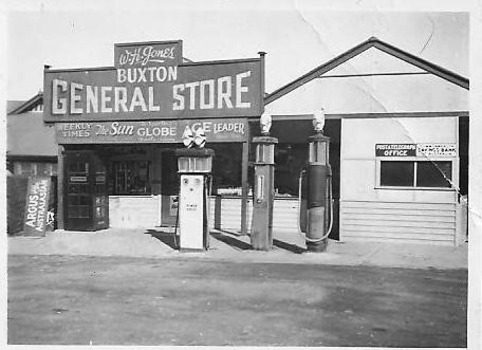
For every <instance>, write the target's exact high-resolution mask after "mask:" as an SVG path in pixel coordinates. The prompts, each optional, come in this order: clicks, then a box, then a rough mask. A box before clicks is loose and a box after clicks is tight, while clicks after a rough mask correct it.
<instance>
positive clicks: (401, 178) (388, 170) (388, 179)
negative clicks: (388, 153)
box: [380, 161, 414, 187]
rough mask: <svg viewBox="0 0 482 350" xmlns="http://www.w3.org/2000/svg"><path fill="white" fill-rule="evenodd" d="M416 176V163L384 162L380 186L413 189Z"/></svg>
mask: <svg viewBox="0 0 482 350" xmlns="http://www.w3.org/2000/svg"><path fill="white" fill-rule="evenodd" d="M413 175H414V162H403V161H402V162H399V161H393V162H382V164H381V176H380V184H381V185H382V186H408V187H411V186H413V185H414V183H413V178H414V177H413Z"/></svg>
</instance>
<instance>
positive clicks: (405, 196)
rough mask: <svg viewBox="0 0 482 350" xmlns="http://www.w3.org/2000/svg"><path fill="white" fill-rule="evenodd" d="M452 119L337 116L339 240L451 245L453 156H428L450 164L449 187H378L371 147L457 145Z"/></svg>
mask: <svg viewBox="0 0 482 350" xmlns="http://www.w3.org/2000/svg"><path fill="white" fill-rule="evenodd" d="M457 121H458V119H457V117H455V116H454V117H451V118H449V117H447V118H373V119H350V118H347V119H343V120H342V146H341V200H340V225H341V227H340V238H341V240H343V241H352V240H364V241H367V240H376V241H405V242H430V243H438V244H451V245H452V244H454V241H455V235H456V227H457V215H456V214H457V205H458V204H457V191H456V188H457V187H458V173H459V171H458V157H457V156H456V157H443V158H441V157H429V159H430V160H434V161H437V160H445V161H447V160H449V161H451V162H452V184H453V186H452V187H450V188H413V187H384V186H381V185H380V161H381V159H380V158H379V157H376V156H375V145H376V144H383V143H387V144H397V143H398V144H419V143H430V144H436V143H438V144H457V141H458V140H457V138H458V135H457V130H458V129H457V125H458V124H457ZM382 159H392V160H400V158H398V159H393V158H382ZM414 159H417V160H425V159H424V158H414Z"/></svg>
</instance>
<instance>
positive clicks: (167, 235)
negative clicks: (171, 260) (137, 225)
mask: <svg viewBox="0 0 482 350" xmlns="http://www.w3.org/2000/svg"><path fill="white" fill-rule="evenodd" d="M145 234H149V235H151V236H152V237H154V238H157V239H158V240H160V241H161V242H162V243H164V244H165V245H167V246H168V247H170V248H171V249H173V250H179V236H178V235H177V234H176V233H175V232H172V231H168V230H167V229H166V231H164V230H153V229H149V230H147V232H145Z"/></svg>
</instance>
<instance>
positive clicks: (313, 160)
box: [299, 110, 333, 252]
mask: <svg viewBox="0 0 482 350" xmlns="http://www.w3.org/2000/svg"><path fill="white" fill-rule="evenodd" d="M324 122H325V116H324V112H323V110H321V111H317V112H315V114H314V119H313V125H314V128H315V134H314V135H312V136H310V137H309V138H308V144H309V147H308V164H307V166H306V168H305V169H303V170H302V172H301V174H300V186H299V187H300V188H299V191H300V213H299V216H300V223H301V225H300V231H301V232H304V237H305V240H306V247H307V249H308V251H311V252H323V251H325V250H326V247H327V245H328V236H329V234H330V232H331V229H332V226H333V198H332V197H333V194H332V172H331V166H330V164H329V147H330V138H329V137H326V136H324V135H323V126H324ZM304 174H306V181H303V175H304ZM303 183H304V184H305V186H306V188H305V189H303V188H302V185H303ZM302 194H304V196H305V197H306V198H305V200H306V202H305V203H306V204H305V206H306V208H305V210H306V211H305V212H303V211H302V210H301V209H302V206H303V205H302V203H301V202H302V201H301V197H302ZM303 215H304V218H303V217H302V216H303ZM303 219H305V220H303Z"/></svg>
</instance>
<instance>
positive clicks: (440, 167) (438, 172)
mask: <svg viewBox="0 0 482 350" xmlns="http://www.w3.org/2000/svg"><path fill="white" fill-rule="evenodd" d="M447 179H448V180H452V162H417V187H450V182H449V181H448V180H447Z"/></svg>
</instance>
